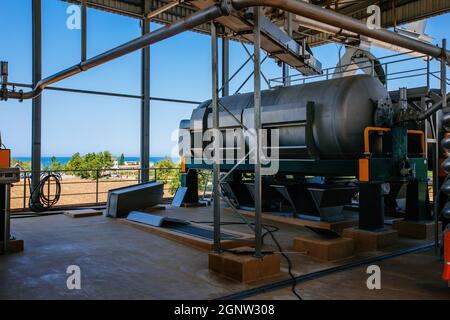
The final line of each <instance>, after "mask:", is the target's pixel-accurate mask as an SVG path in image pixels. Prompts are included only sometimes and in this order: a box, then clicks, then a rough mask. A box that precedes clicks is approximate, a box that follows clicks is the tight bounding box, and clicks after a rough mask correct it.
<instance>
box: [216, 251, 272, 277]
mask: <svg viewBox="0 0 450 320" xmlns="http://www.w3.org/2000/svg"><path fill="white" fill-rule="evenodd" d="M208 260H209V270H211V271H214V272H217V273H219V274H221V275H223V276H224V277H226V278H230V279H233V280H236V281H239V282H242V283H249V282H253V281H258V280H262V279H266V278H271V277H274V276H277V275H278V274H280V256H279V255H277V254H266V255H264V256H263V257H262V258H256V257H254V256H253V255H251V254H234V253H231V252H223V253H216V252H211V253H209V256H208Z"/></svg>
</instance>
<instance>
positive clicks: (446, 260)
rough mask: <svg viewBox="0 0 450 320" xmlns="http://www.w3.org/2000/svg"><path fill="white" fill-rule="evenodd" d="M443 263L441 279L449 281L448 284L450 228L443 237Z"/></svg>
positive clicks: (449, 271) (449, 277)
mask: <svg viewBox="0 0 450 320" xmlns="http://www.w3.org/2000/svg"><path fill="white" fill-rule="evenodd" d="M444 263H445V264H444V272H443V273H442V279H444V280H445V281H449V285H450V230H447V232H446V233H445V237H444Z"/></svg>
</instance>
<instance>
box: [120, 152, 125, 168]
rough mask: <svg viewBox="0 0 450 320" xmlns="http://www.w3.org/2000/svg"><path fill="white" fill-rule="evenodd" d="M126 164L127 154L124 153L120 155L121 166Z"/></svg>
mask: <svg viewBox="0 0 450 320" xmlns="http://www.w3.org/2000/svg"><path fill="white" fill-rule="evenodd" d="M124 165H125V156H124V155H123V153H122V154H121V155H120V160H119V166H124Z"/></svg>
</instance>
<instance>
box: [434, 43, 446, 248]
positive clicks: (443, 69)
mask: <svg viewBox="0 0 450 320" xmlns="http://www.w3.org/2000/svg"><path fill="white" fill-rule="evenodd" d="M441 96H442V112H443V113H448V112H449V110H447V39H442V57H441ZM438 121H439V117H438V113H436V127H435V128H436V139H437V137H438V134H437V133H438V128H439V127H438ZM444 130H445V129H444ZM436 161H437V162H438V163H439V143H438V140H436ZM437 165H439V164H437ZM436 181H437V182H438V183H439V177H437V179H436ZM439 189H440V186H439V185H437V188H436V190H439ZM439 208H440V206H439V195H438V194H437V193H436V194H435V195H434V249H435V253H436V254H438V253H439V231H440V230H439V216H440V210H439Z"/></svg>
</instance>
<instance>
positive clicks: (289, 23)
mask: <svg viewBox="0 0 450 320" xmlns="http://www.w3.org/2000/svg"><path fill="white" fill-rule="evenodd" d="M286 20H287V25H286V32H287V34H288V35H289V36H290V37H292V13H290V12H286ZM303 50H305V48H303ZM290 85H291V79H290V78H289V65H288V64H287V63H285V62H283V86H285V87H287V86H290Z"/></svg>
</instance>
